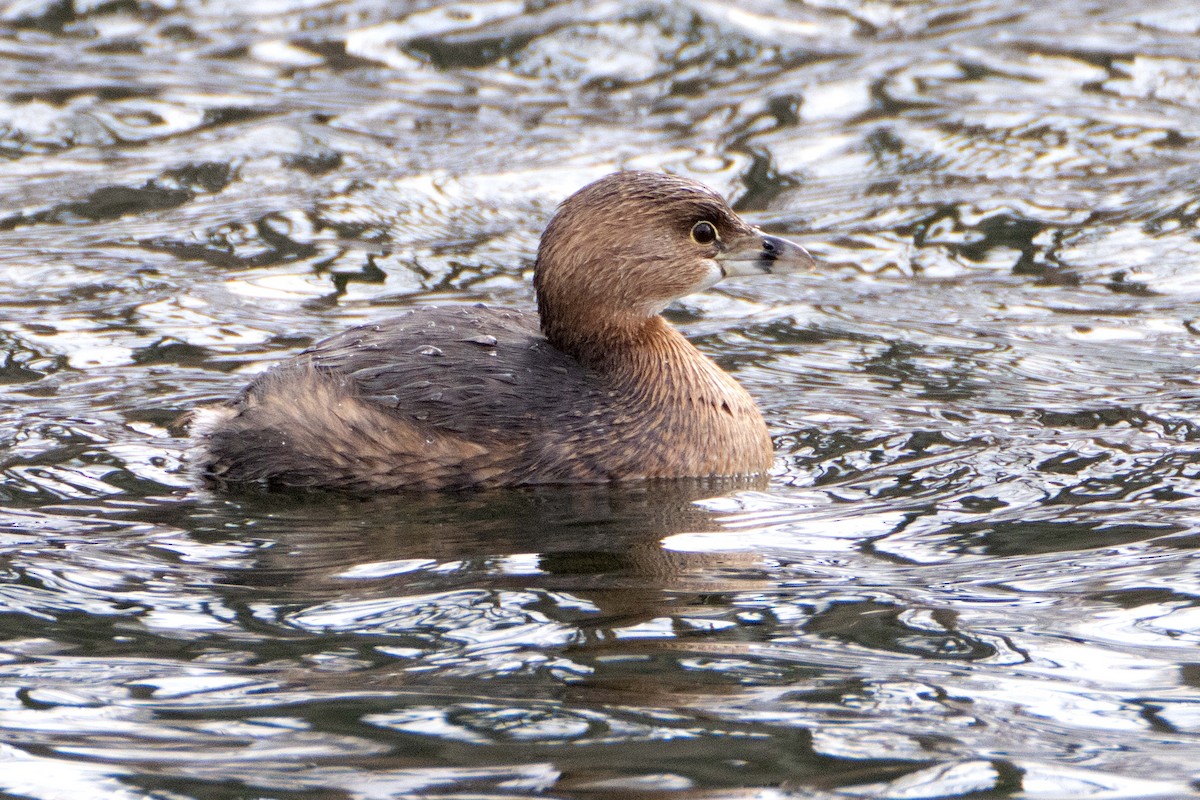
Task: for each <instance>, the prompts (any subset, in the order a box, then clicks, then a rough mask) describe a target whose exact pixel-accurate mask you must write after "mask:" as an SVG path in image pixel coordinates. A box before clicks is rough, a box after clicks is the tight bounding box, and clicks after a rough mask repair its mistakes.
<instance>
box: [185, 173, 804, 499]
mask: <svg viewBox="0 0 1200 800" xmlns="http://www.w3.org/2000/svg"><path fill="white" fill-rule="evenodd" d="M703 223H707V225H708V226H709V227H708V228H705V227H703V225H702V224H703ZM697 226H700V227H697ZM710 234H711V238H710ZM811 263H812V262H811V259H810V258H809V257H808V255H807V253H805V252H804V251H803V249H801V248H800V247H798V246H797V245H794V244H792V243H790V242H787V241H786V240H783V239H777V238H776V237H772V236H766V235H764V234H763V233H762V232H761V231H758V230H757V229H754V228H751V227H750V226H748V225H746V223H745V222H743V221H742V220H741V219H740V218H739V217H738V216H737V215H736V214H734V213H733V211H731V210H730V209H729V207H728V206H727V205H726V204H725V202H724V201H723V200H722V199H721V198H720V196H718V195H716V194H715V193H713V192H712V191H711V190H709V189H707V188H705V187H703V186H701V185H700V184H697V183H695V182H693V181H689V180H686V179H683V178H678V177H674V176H669V175H663V174H658V173H648V172H620V173H616V174H614V175H611V176H609V177H607V178H604V179H601V180H600V181H597V182H596V183H593V184H591V185H589V186H587V187H584V188H583V189H582V190H580V191H579V192H577V193H576V194H575V195H573V196H572V197H571V198H569V199H568V200H567V201H566V202H565V203H564V204H563V205H562V207H561V208H560V209H559V211H558V213H557V214H556V215H555V217H554V219H553V220H551V222H550V224H549V226H548V227H547V228H546V231H545V232H544V234H543V235H542V240H541V244H540V246H539V248H538V258H537V263H536V265H535V268H534V285H535V287H536V289H537V298H538V310H539V315H540V322H541V324H540V328H541V330H540V331H539V325H538V319H537V318H535V317H533V316H532V315H530V314H527V313H523V312H519V311H514V310H508V309H498V308H485V307H482V306H477V307H448V308H447V307H443V308H434V307H429V308H423V309H418V310H416V311H413V312H411V313H409V314H406V315H404V316H401V317H397V318H395V319H391V320H387V321H384V322H381V323H378V324H376V325H367V326H363V327H359V328H354V329H351V330H348V331H346V332H344V333H341V334H338V335H337V336H334V337H332V338H330V339H327V340H325V341H323V342H321V343H319V344H317V345H315V346H313V347H311V348H309V349H308V350H306V351H304V352H303V353H301V354H300V355H298V356H296V357H295V358H293V359H291V360H289V361H287V362H285V363H283V364H282V365H280V366H278V367H275V368H274V369H272V370H270V371H268V372H267V373H265V374H263V375H262V376H260V377H259V378H257V379H256V380H254V381H253V382H252V383H251V384H250V385H249V386H248V387H247V388H246V389H245V390H243V392H242V393H241V394H240V395H239V396H238V397H237V398H235V399H234V400H233V401H231V402H230V403H229V404H227V405H226V406H222V407H220V408H219V409H215V410H212V411H210V412H208V419H207V420H206V421H205V422H204V424H203V425H202V426H201V427H203V428H204V430H203V432H202V433H201V437H200V444H201V459H200V460H201V465H202V469H203V471H204V473H205V475H206V476H207V477H208V478H210V479H213V480H216V481H219V482H237V483H245V482H265V483H268V484H277V485H287V486H302V487H323V488H336V489H350V490H363V491H379V490H395V489H419V490H431V489H452V488H468V487H489V486H517V485H533V484H554V483H597V482H606V481H614V480H617V481H627V480H638V479H652V478H683V477H705V476H727V475H753V474H758V473H762V472H764V471H766V470H767V469H768V468H769V467H770V465H771V459H772V447H771V440H770V437H769V436H768V434H767V428H766V425H765V423H764V422H763V420H762V416H761V415H760V414H759V412H758V409H757V408H756V407H755V405H754V401H753V400H752V399H751V398H750V396H749V394H747V393H746V391H745V390H744V389H743V388H742V387H741V386H740V385H739V384H738V383H737V382H736V381H734V380H733V378H731V377H730V376H728V375H727V374H725V373H724V372H722V371H721V370H720V368H718V367H717V366H716V365H715V364H714V363H713V362H712V361H710V360H709V359H708V358H707V357H705V356H704V355H703V354H702V353H700V352H699V351H698V350H697V349H696V348H695V347H693V346H692V345H691V344H690V343H689V342H688V341H687V340H686V339H685V338H684V337H683V336H682V335H681V334H680V333H679V332H678V331H676V330H675V329H674V328H672V327H671V326H670V325H669V324H668V323H667V322H666V321H665V320H664V319H663V318H662V317H661V316H659V312H660V311H661V310H662V309H663V308H664V307H665V306H666V305H667V304H668V303H669V302H671V301H672V300H674V299H676V298H678V297H681V296H683V295H685V294H688V293H690V292H693V291H697V290H700V289H704V288H707V287H708V286H711V285H712V284H713V283H716V282H717V281H718V280H720V279H721V278H723V277H725V276H726V275H733V274H754V273H762V272H770V271H790V270H793V269H797V268H800V267H804V266H809V265H811Z"/></svg>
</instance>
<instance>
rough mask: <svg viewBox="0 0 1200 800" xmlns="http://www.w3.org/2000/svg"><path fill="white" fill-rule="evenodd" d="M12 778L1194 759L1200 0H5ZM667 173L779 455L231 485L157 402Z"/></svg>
mask: <svg viewBox="0 0 1200 800" xmlns="http://www.w3.org/2000/svg"><path fill="white" fill-rule="evenodd" d="M0 76H3V78H4V80H3V83H2V85H3V91H2V92H0V157H2V158H3V162H2V166H0V559H2V562H0V609H2V610H3V612H4V613H3V615H0V794H3V795H4V796H5V797H28V798H80V797H115V798H234V797H239V798H240V797H255V798H267V797H270V798H297V799H298V798H305V800H309V799H311V800H317V799H318V798H322V799H323V798H335V797H336V798H363V799H364V800H374V799H375V798H384V797H399V796H411V795H414V794H420V795H421V796H430V797H432V796H437V797H463V798H466V797H524V796H539V797H579V798H593V797H609V796H631V795H638V796H667V795H677V796H687V797H706V798H707V797H742V796H748V795H757V796H766V797H770V796H796V797H835V796H838V797H841V796H849V797H889V798H890V797H895V798H918V797H958V796H962V797H966V796H988V797H998V796H1019V797H1030V798H1101V797H1104V798H1108V797H1132V796H1138V797H1146V796H1158V797H1180V796H1196V795H1198V794H1200V789H1198V787H1200V649H1198V645H1200V568H1198V564H1197V553H1198V549H1200V499H1198V498H1200V378H1198V377H1197V376H1198V372H1197V358H1198V357H1200V339H1198V336H1200V312H1198V311H1197V305H1196V301H1197V300H1198V299H1200V235H1198V233H1197V220H1198V219H1200V142H1198V137H1200V88H1198V87H1200V7H1197V6H1196V5H1195V4H1194V3H1190V2H1184V0H1174V1H1173V2H1146V3H1140V4H1128V3H1117V2H1107V3H1105V2H1095V3H1078V2H1070V1H1069V0H1053V2H1049V3H1032V2H1029V3H1021V2H1018V3H1011V2H999V0H979V2H961V1H960V2H953V3H951V2H900V0H893V1H892V2H887V1H886V0H884V1H877V0H815V1H814V2H806V3H790V2H782V0H755V1H754V2H749V3H738V4H725V3H717V2H705V1H704V0H693V1H692V2H681V3H654V2H645V3H621V2H608V3H583V2H576V3H571V2H540V3H519V2H508V1H507V0H497V1H496V2H481V3H458V4H453V5H434V4H429V3H393V4H391V5H384V4H376V3H370V2H357V3H355V2H347V3H332V2H313V1H312V0H307V1H305V0H297V2H294V3H286V2H275V1H274V0H245V1H244V2H240V3H225V2H207V3H202V2H190V0H184V1H183V2H167V1H166V0H140V1H139V2H115V3H101V2H90V0H82V1H81V0H76V2H74V3H71V2H56V1H55V0H14V2H9V3H7V4H4V5H2V6H0ZM634 166H637V167H644V168H665V169H669V170H672V171H677V172H682V173H685V174H688V175H692V176H694V177H698V178H700V179H702V180H704V181H706V182H708V183H709V184H711V185H713V186H715V187H717V188H718V189H720V190H721V191H723V192H724V193H726V194H727V195H729V196H730V197H731V198H732V199H733V200H734V201H735V203H736V205H737V207H738V208H739V209H741V210H742V211H743V212H744V213H745V214H746V215H747V216H748V217H749V218H751V219H753V220H754V221H756V222H758V223H760V224H762V225H764V226H765V227H767V228H769V229H771V230H774V231H778V232H781V233H785V234H787V235H789V236H792V237H793V238H796V239H798V240H800V241H802V242H804V243H805V244H806V245H808V246H809V247H810V249H811V250H812V251H813V252H814V254H815V255H817V256H818V257H819V258H820V259H821V260H822V262H823V263H824V264H825V267H826V268H825V269H824V270H823V271H822V272H821V273H820V274H815V275H811V276H809V275H806V276H793V277H790V278H779V279H770V280H764V281H762V282H758V283H753V282H748V283H730V284H728V285H726V286H723V287H722V288H720V289H719V290H716V291H712V292H709V293H708V294H705V295H703V296H698V297H693V298H688V299H687V300H686V301H685V302H684V303H682V304H681V305H680V306H679V307H678V308H676V309H675V310H673V311H672V318H673V319H674V320H675V321H676V323H677V324H679V325H680V326H681V327H683V328H684V329H685V330H686V331H687V332H688V333H689V334H690V335H691V336H693V338H694V339H696V340H697V341H698V342H699V343H700V344H701V345H702V346H703V347H704V348H705V349H707V350H708V351H709V352H712V353H714V354H716V355H717V357H718V358H719V360H720V361H721V363H722V364H723V365H724V366H725V367H726V368H728V369H730V370H731V371H733V372H734V373H736V374H737V376H738V377H739V379H740V380H742V381H743V382H744V383H745V384H746V385H747V386H748V388H750V390H751V391H752V392H753V393H754V394H755V395H756V397H758V398H759V400H760V402H761V404H762V406H763V408H764V411H765V413H766V415H767V417H768V419H769V422H770V424H771V426H772V429H773V432H774V433H775V434H776V437H777V438H776V443H777V446H778V452H779V458H778V461H777V469H776V474H775V475H774V477H773V479H772V481H771V483H770V485H769V486H767V487H749V488H746V487H742V488H741V489H740V490H739V489H738V488H737V487H723V486H708V487H699V488H698V487H674V488H664V487H656V488H652V489H624V490H619V491H618V490H612V491H607V490H595V489H589V490H581V491H562V490H555V491H552V492H521V493H499V494H486V495H468V496H444V497H439V496H434V497H402V498H378V499H373V500H362V499H358V500H353V499H347V498H338V497H321V496H302V497H296V496H288V495H279V496H272V495H236V496H220V495H214V494H211V493H208V492H206V491H204V490H201V489H199V488H197V487H196V486H195V485H194V483H193V481H192V479H191V477H190V476H189V474H188V472H187V467H186V460H185V456H186V450H187V439H186V435H185V431H184V430H183V429H182V428H181V426H180V425H179V422H178V419H179V416H180V414H181V413H182V412H184V411H185V410H187V409H189V408H191V407H192V406H194V405H195V404H197V403H201V402H206V401H210V400H213V399H216V398H221V397H225V396H228V395H229V394H231V393H232V392H234V391H235V390H236V389H237V388H238V387H239V386H240V385H242V384H243V383H244V382H245V381H246V380H247V377H248V376H249V375H250V374H252V373H254V372H255V371H257V370H260V369H262V368H264V367H265V366H267V365H268V364H270V363H271V362H273V361H274V360H276V359H279V358H282V357H284V356H286V355H288V354H290V353H294V352H296V351H297V350H298V349H299V348H301V347H302V346H303V345H305V344H307V343H310V342H312V341H315V340H316V339H318V338H320V337H323V336H326V335H328V334H331V333H333V332H336V331H338V330H340V329H342V328H344V327H347V326H348V325H350V324H353V323H357V322H360V321H363V320H367V319H375V318H378V317H381V316H384V315H387V314H389V313H394V312H395V311H396V310H398V309H400V308H405V307H410V306H413V305H418V304H423V303H428V302H475V301H479V300H485V301H488V302H492V303H503V304H515V305H523V304H528V303H529V302H530V300H531V295H530V290H529V287H528V276H529V267H530V263H531V254H532V249H533V247H534V245H535V243H536V237H537V235H538V233H539V231H540V229H541V227H542V225H543V224H544V223H545V221H546V219H547V218H548V216H549V214H550V213H551V212H552V210H553V208H554V206H555V204H556V203H557V202H558V201H559V200H561V199H562V198H563V197H565V196H566V195H567V194H568V193H570V192H571V191H572V190H574V189H575V188H578V187H579V186H580V185H582V184H583V183H585V182H587V181H588V180H590V179H593V178H595V177H598V176H600V175H602V174H604V173H606V172H608V171H611V170H613V169H615V168H618V167H634Z"/></svg>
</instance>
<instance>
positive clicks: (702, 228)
mask: <svg viewBox="0 0 1200 800" xmlns="http://www.w3.org/2000/svg"><path fill="white" fill-rule="evenodd" d="M718 238H719V237H718V236H717V229H716V228H715V227H713V224H712V223H711V222H704V221H701V222H697V223H696V224H695V225H693V226H692V241H693V242H695V243H696V244H712V243H713V242H715V241H716V240H717V239H718Z"/></svg>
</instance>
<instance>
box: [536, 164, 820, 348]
mask: <svg viewBox="0 0 1200 800" xmlns="http://www.w3.org/2000/svg"><path fill="white" fill-rule="evenodd" d="M813 266H814V262H813V259H812V257H811V256H810V255H809V254H808V253H807V252H806V251H805V250H804V248H802V247H800V246H799V245H797V244H795V243H793V242H790V241H788V240H787V239H782V238H780V237H778V236H770V235H768V234H765V233H763V232H762V231H761V230H759V229H758V228H755V227H753V226H751V225H749V224H747V223H746V222H745V221H744V220H742V218H741V217H739V216H738V215H737V214H736V213H734V211H733V210H732V209H731V208H730V207H729V205H728V204H727V203H726V202H725V200H724V199H723V198H722V197H721V196H720V195H718V194H717V193H716V192H714V191H713V190H711V189H709V188H708V187H706V186H704V185H702V184H700V183H697V182H695V181H692V180H688V179H687V178H681V177H678V176H675V175H667V174H665V173H658V172H639V171H628V172H617V173H614V174H612V175H609V176H607V177H605V178H601V179H600V180H598V181H596V182H594V183H591V184H589V185H587V186H585V187H584V188H582V189H580V190H579V191H578V192H576V193H575V194H573V195H571V197H569V198H567V200H566V201H565V202H564V203H563V204H562V205H561V206H560V207H559V209H558V212H557V213H556V214H555V215H554V218H553V219H552V220H551V221H550V224H549V225H548V226H547V227H546V230H545V232H544V233H543V234H542V239H541V243H540V245H539V246H538V255H537V263H536V264H535V266H534V287H535V288H536V290H537V298H538V311H539V313H540V314H541V321H542V329H543V331H544V332H545V333H546V336H547V337H548V338H549V339H550V340H551V342H553V343H555V344H556V345H558V346H560V347H564V345H567V344H568V343H569V341H570V340H571V339H572V338H578V337H580V336H585V337H586V336H588V335H589V333H597V334H599V333H600V332H602V331H609V332H618V331H622V330H629V331H632V330H636V329H637V328H638V327H639V325H640V324H644V323H645V322H646V321H648V320H650V319H651V318H653V317H655V316H657V315H658V313H659V312H660V311H662V310H663V309H664V308H665V307H666V306H667V304H669V303H670V302H671V301H673V300H676V299H678V298H680V297H683V296H684V295H687V294H691V293H692V292H697V291H701V290H703V289H707V288H708V287H710V286H712V285H713V284H715V283H717V282H718V281H720V280H723V279H724V278H727V277H732V276H736V275H761V274H766V273H775V272H795V271H798V270H802V269H811V268H812V267H813ZM565 349H572V348H570V347H565Z"/></svg>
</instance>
